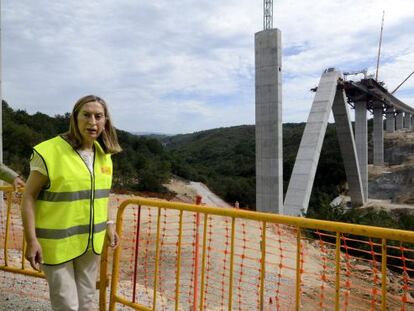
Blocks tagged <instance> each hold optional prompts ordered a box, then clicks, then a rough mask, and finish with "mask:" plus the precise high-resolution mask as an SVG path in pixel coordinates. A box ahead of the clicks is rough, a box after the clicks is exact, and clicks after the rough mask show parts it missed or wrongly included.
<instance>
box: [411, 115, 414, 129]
mask: <svg viewBox="0 0 414 311" xmlns="http://www.w3.org/2000/svg"><path fill="white" fill-rule="evenodd" d="M411 131H414V115H411Z"/></svg>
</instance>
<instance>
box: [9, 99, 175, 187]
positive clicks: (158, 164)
mask: <svg viewBox="0 0 414 311" xmlns="http://www.w3.org/2000/svg"><path fill="white" fill-rule="evenodd" d="M69 117H70V115H69V113H67V114H65V115H57V116H55V117H50V116H48V115H46V114H43V113H39V112H38V113H36V114H34V115H29V114H28V113H27V112H26V111H23V110H17V111H14V110H13V109H12V108H11V107H10V106H9V105H8V104H7V103H6V102H5V101H3V150H4V152H3V162H4V163H5V164H7V165H9V166H10V167H12V168H13V169H15V170H16V171H18V172H19V173H21V174H23V176H26V177H27V176H28V174H29V158H30V155H31V153H32V147H33V146H35V145H36V144H38V143H40V142H41V141H43V140H46V139H49V138H52V137H54V136H56V135H58V134H61V133H64V132H66V131H67V130H68V128H69ZM117 134H118V139H119V143H120V144H121V146H122V148H123V151H122V152H121V153H119V154H116V155H114V156H113V162H114V188H115V189H122V190H138V191H153V192H162V191H165V189H164V187H162V183H164V182H166V181H168V179H169V178H170V171H171V168H170V166H171V164H170V162H171V161H170V159H169V156H168V154H167V153H166V152H165V150H164V148H163V147H162V144H161V142H159V141H158V140H157V139H152V138H146V137H144V136H136V135H132V134H130V133H128V132H125V131H121V130H117ZM138 181H139V182H138Z"/></svg>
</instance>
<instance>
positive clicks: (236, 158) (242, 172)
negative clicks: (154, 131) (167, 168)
mask: <svg viewBox="0 0 414 311" xmlns="http://www.w3.org/2000/svg"><path fill="white" fill-rule="evenodd" d="M304 127H305V124H304V123H300V124H293V123H287V124H284V125H283V153H284V154H283V170H284V174H283V175H284V192H286V189H287V186H288V183H289V178H290V175H291V172H292V169H293V165H294V161H295V159H296V153H297V150H298V148H299V144H300V140H301V137H302V133H303V130H304ZM254 135H255V134H254V126H253V125H242V126H234V127H229V128H218V129H213V130H207V131H201V132H196V133H192V134H185V135H176V136H172V137H168V138H167V139H164V143H165V145H166V148H167V150H168V151H169V152H170V153H171V158H172V173H173V174H175V175H178V176H182V177H184V178H186V179H191V180H196V181H201V182H205V183H206V184H207V185H208V186H209V187H211V188H212V189H213V191H215V192H216V193H217V194H219V195H220V196H221V197H223V198H224V200H226V201H228V202H230V203H234V202H235V201H239V202H240V204H241V206H242V207H245V208H253V209H254V206H255V205H254V204H255V137H254ZM344 182H345V173H344V168H343V163H342V158H341V155H340V150H339V145H338V142H337V137H336V132H335V126H334V125H332V124H330V125H329V126H328V129H327V133H326V137H325V142H324V145H323V148H322V152H321V159H320V162H319V166H318V170H317V174H316V178H315V186H314V189H313V192H312V197H311V202H310V205H311V208H310V210H312V209H313V208H316V209H317V207H318V206H319V203H320V202H321V201H326V202H328V201H330V200H331V199H332V198H334V197H335V196H336V195H337V194H338V191H339V187H338V186H339V185H341V184H343V183H344Z"/></svg>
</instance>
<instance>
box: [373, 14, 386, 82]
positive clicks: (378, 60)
mask: <svg viewBox="0 0 414 311" xmlns="http://www.w3.org/2000/svg"><path fill="white" fill-rule="evenodd" d="M384 16H385V11H382V22H381V32H380V39H379V44H378V56H377V70H376V72H375V81H378V70H379V64H380V57H381V45H382V32H383V31H384Z"/></svg>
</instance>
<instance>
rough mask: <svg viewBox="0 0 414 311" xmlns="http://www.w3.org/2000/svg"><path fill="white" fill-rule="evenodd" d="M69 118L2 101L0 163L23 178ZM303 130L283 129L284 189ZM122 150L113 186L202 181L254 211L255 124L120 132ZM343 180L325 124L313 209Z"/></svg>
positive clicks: (144, 187) (145, 187) (152, 187)
mask: <svg viewBox="0 0 414 311" xmlns="http://www.w3.org/2000/svg"><path fill="white" fill-rule="evenodd" d="M68 124H69V114H65V115H57V116H55V117H50V116H48V115H46V114H42V113H36V114H34V115H29V114H28V113H27V112H25V111H22V110H17V111H14V110H13V109H12V108H11V107H10V106H8V105H7V104H6V103H5V102H3V134H4V135H3V147H4V163H6V164H8V165H10V166H11V167H12V168H14V169H15V170H17V171H19V172H20V173H22V174H23V175H24V176H27V175H28V173H29V157H30V154H31V151H32V147H33V146H34V145H36V144H37V143H39V142H41V141H43V140H45V139H48V138H51V137H53V136H55V135H57V134H59V133H63V132H65V131H66V130H67V128H68ZM303 129H304V123H300V124H284V125H283V147H284V155H283V167H284V168H283V169H284V174H283V175H284V191H286V188H287V185H288V181H289V178H290V174H291V170H292V168H293V163H294V160H295V158H296V153H297V150H298V147H299V143H300V139H301V136H302V132H303ZM117 133H118V137H119V141H120V144H121V146H122V148H123V152H121V153H120V154H117V155H114V156H113V160H114V188H115V189H117V190H135V191H151V192H158V193H161V192H165V191H166V189H165V188H164V187H163V186H162V184H163V183H165V182H167V181H168V180H169V179H170V177H171V176H173V175H176V176H179V177H182V178H185V179H189V180H194V181H201V182H204V183H206V184H207V185H208V186H209V187H210V188H211V189H212V190H213V191H215V192H216V193H217V194H218V195H220V196H221V197H222V198H223V199H224V200H226V201H227V202H229V203H234V202H235V201H239V202H240V205H241V206H242V207H248V208H252V209H254V202H255V139H254V126H253V125H242V126H234V127H229V128H218V129H212V130H207V131H201V132H196V133H192V134H185V135H175V136H169V137H164V138H162V140H160V139H155V138H150V137H145V136H137V135H133V134H130V133H128V132H125V131H122V130H118V131H117ZM344 180H345V175H344V169H343V164H342V159H341V156H340V152H339V147H338V143H337V139H336V133H335V127H334V126H333V125H329V126H328V129H327V134H326V137H325V143H324V146H323V149H322V154H321V159H320V162H319V166H318V171H317V176H316V181H315V186H314V190H313V193H312V198H311V207H312V206H319V205H320V204H321V203H322V202H328V201H329V200H330V199H332V198H333V197H334V196H335V195H337V193H338V185H340V184H342V183H343V182H344Z"/></svg>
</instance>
